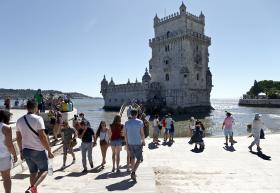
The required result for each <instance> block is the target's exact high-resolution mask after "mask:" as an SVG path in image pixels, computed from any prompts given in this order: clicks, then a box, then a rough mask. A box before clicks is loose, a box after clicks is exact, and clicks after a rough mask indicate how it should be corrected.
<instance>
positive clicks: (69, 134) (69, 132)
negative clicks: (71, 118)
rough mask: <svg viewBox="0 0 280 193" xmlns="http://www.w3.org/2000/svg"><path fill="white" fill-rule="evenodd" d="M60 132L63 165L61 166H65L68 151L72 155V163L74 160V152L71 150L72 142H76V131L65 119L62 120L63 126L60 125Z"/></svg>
mask: <svg viewBox="0 0 280 193" xmlns="http://www.w3.org/2000/svg"><path fill="white" fill-rule="evenodd" d="M61 133H62V144H63V165H62V168H65V166H66V159H67V153H68V152H69V153H70V154H71V155H72V157H73V161H72V164H74V163H75V161H76V158H75V153H74V151H73V144H74V143H75V142H76V138H77V133H76V130H75V129H74V128H72V127H70V126H69V124H68V122H67V121H64V122H63V127H62V130H61Z"/></svg>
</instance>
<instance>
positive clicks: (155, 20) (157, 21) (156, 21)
mask: <svg viewBox="0 0 280 193" xmlns="http://www.w3.org/2000/svg"><path fill="white" fill-rule="evenodd" d="M159 21H160V20H159V18H158V16H157V14H156V16H155V17H154V25H156V24H158V23H159Z"/></svg>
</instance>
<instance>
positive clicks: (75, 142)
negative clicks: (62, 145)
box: [70, 139, 78, 147]
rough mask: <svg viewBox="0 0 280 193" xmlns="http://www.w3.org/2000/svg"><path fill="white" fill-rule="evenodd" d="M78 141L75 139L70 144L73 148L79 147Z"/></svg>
mask: <svg viewBox="0 0 280 193" xmlns="http://www.w3.org/2000/svg"><path fill="white" fill-rule="evenodd" d="M77 143H78V142H77V140H76V139H73V140H72V141H71V142H70V146H71V147H75V146H76V145H77Z"/></svg>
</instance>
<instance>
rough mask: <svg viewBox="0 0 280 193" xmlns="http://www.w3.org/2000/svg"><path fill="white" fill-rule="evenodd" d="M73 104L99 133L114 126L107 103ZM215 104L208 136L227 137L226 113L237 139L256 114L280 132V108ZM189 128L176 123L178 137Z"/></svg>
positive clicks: (229, 101)
mask: <svg viewBox="0 0 280 193" xmlns="http://www.w3.org/2000/svg"><path fill="white" fill-rule="evenodd" d="M73 103H74V106H75V108H77V109H78V112H84V113H85V116H86V118H87V119H88V120H89V121H90V123H91V125H92V127H93V128H94V129H97V127H98V125H99V123H100V121H101V120H104V121H106V123H107V124H110V123H111V122H112V120H113V118H114V116H115V115H116V113H118V112H108V111H104V110H103V108H102V107H103V105H104V101H103V99H74V100H73ZM211 104H212V106H213V107H214V109H215V110H213V111H212V112H211V114H210V115H209V116H207V117H204V118H202V119H201V120H202V121H203V123H204V124H205V126H206V128H207V133H208V134H209V135H211V136H221V135H223V133H222V130H221V125H222V123H223V120H224V118H225V111H229V112H231V113H232V114H233V117H234V119H235V124H234V135H246V134H247V130H246V128H247V124H250V123H251V122H252V120H253V117H254V114H255V113H260V114H262V119H263V121H264V123H265V126H266V128H265V132H266V133H276V132H280V108H256V107H240V106H238V100H237V99H212V100H211ZM2 105H3V101H0V106H2ZM175 121H176V119H175ZM187 125H188V121H187V119H186V120H180V121H176V123H175V137H184V136H186V127H187Z"/></svg>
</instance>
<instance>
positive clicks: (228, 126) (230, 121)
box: [224, 117, 234, 129]
mask: <svg viewBox="0 0 280 193" xmlns="http://www.w3.org/2000/svg"><path fill="white" fill-rule="evenodd" d="M233 121H234V119H233V117H226V118H225V120H224V125H225V128H226V129H232V124H233Z"/></svg>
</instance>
